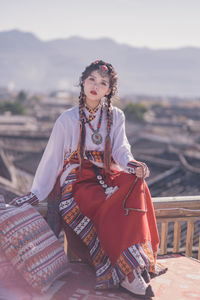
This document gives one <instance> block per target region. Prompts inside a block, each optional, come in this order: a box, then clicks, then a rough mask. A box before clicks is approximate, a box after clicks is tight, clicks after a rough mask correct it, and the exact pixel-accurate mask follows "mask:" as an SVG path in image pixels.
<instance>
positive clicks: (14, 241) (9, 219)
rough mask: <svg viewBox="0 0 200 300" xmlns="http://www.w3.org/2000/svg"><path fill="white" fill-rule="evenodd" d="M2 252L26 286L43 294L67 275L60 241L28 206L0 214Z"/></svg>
mask: <svg viewBox="0 0 200 300" xmlns="http://www.w3.org/2000/svg"><path fill="white" fill-rule="evenodd" d="M0 249H1V251H3V252H4V254H5V256H6V257H7V259H8V260H9V261H10V262H11V264H12V265H13V266H14V267H15V269H16V270H17V271H19V273H20V274H21V275H22V276H23V278H24V279H25V280H26V281H27V283H28V284H29V285H30V286H32V287H33V288H34V289H36V290H38V291H41V292H44V291H46V290H47V289H48V288H49V287H50V285H51V284H52V283H53V282H54V281H55V280H56V279H57V278H58V277H60V276H62V275H63V274H65V273H66V272H67V271H68V270H67V267H68V262H67V257H66V255H65V253H64V250H63V248H62V246H61V245H60V243H59V241H58V239H57V238H56V236H55V235H54V234H53V232H52V230H51V229H50V228H49V226H48V224H47V223H46V221H45V220H44V218H43V217H42V216H41V215H40V214H39V213H38V212H37V211H36V210H35V209H34V208H33V207H32V206H31V205H29V204H25V205H23V206H20V207H14V208H13V207H12V208H8V209H6V210H0Z"/></svg>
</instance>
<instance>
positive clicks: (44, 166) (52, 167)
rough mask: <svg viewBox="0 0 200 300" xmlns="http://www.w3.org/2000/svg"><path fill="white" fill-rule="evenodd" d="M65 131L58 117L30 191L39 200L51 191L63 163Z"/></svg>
mask: <svg viewBox="0 0 200 300" xmlns="http://www.w3.org/2000/svg"><path fill="white" fill-rule="evenodd" d="M64 145H65V131H64V126H63V124H62V123H61V121H60V120H59V119H58V120H57V121H56V123H55V125H54V127H53V130H52V133H51V136H50V138H49V141H48V143H47V146H46V149H45V151H44V154H43V156H42V159H41V161H40V163H39V165H38V168H37V171H36V174H35V177H34V180H33V185H32V188H31V192H32V193H34V194H35V195H36V196H37V198H38V199H39V201H42V200H44V199H45V198H46V197H47V196H48V195H49V193H50V192H51V190H52V188H53V187H54V184H55V182H56V178H57V176H58V174H59V172H60V171H61V169H62V167H63V164H64Z"/></svg>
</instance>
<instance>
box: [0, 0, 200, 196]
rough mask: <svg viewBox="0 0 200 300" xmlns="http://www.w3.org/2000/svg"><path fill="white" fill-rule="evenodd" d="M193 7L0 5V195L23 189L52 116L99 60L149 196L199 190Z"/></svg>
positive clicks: (72, 100) (113, 1)
mask: <svg viewBox="0 0 200 300" xmlns="http://www.w3.org/2000/svg"><path fill="white" fill-rule="evenodd" d="M199 12H200V2H199V1H198V0H190V1H187V0H168V1H160V0H151V1H148V0H101V1H94V0H93V1H92V0H84V1H81V0H74V1H67V0H57V1H53V0H42V1H41V0H29V1H27V0H18V1H14V0H6V1H3V0H0V194H3V195H4V196H5V198H6V201H10V199H12V198H13V197H14V196H16V195H22V194H24V193H26V192H27V191H29V189H30V186H31V183H32V180H33V176H34V173H35V171H36V168H37V165H38V163H39V160H40V158H41V156H42V153H43V151H44V148H45V146H46V143H47V141H48V138H49V135H50V132H51V130H52V126H53V124H54V122H55V120H56V118H57V117H58V116H59V115H60V114H61V113H62V112H63V111H64V110H66V109H67V108H69V107H71V106H73V105H75V104H76V103H77V99H78V94H79V88H78V87H77V83H78V81H79V76H80V75H81V72H82V71H83V70H84V68H85V66H86V65H88V64H90V63H91V62H92V61H94V60H96V59H103V60H105V61H108V62H110V63H112V64H113V65H114V67H115V68H116V70H117V73H118V77H119V89H118V94H117V97H116V99H115V105H118V106H119V107H120V108H121V109H123V110H124V112H125V114H126V117H127V123H126V130H127V135H128V139H129V141H130V143H131V146H132V151H133V154H134V156H135V158H136V159H138V160H141V161H145V162H146V163H147V164H148V166H149V168H150V170H151V176H150V178H149V179H148V184H149V187H150V190H151V193H152V195H153V196H177V195H199V192H200V185H199V182H200V151H199V150H200V121H199V116H200V35H199V29H200V18H199V14H200V13H199Z"/></svg>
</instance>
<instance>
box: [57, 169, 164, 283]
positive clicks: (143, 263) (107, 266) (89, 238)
mask: <svg viewBox="0 0 200 300" xmlns="http://www.w3.org/2000/svg"><path fill="white" fill-rule="evenodd" d="M76 180H77V178H76V170H75V169H74V170H72V172H71V173H70V174H69V175H68V176H67V178H66V180H65V183H64V185H63V187H62V192H61V195H62V196H61V201H60V205H59V209H60V213H61V215H62V218H63V221H64V222H65V223H67V224H68V225H69V226H70V227H71V228H72V229H73V231H74V232H75V233H76V234H77V235H78V236H79V237H80V238H81V240H82V241H83V242H84V244H85V245H86V246H87V247H88V250H89V253H90V257H91V259H92V263H93V266H94V268H95V271H96V279H97V283H96V288H97V289H102V288H103V289H104V288H110V287H113V286H118V284H119V283H120V282H121V281H122V280H123V279H124V277H125V276H126V275H127V274H128V273H130V272H132V271H133V268H136V269H138V271H140V272H142V271H143V270H144V269H147V270H148V271H149V272H153V273H155V259H154V253H153V250H152V247H151V243H150V242H146V243H143V244H139V243H138V244H135V245H132V246H131V247H128V248H127V249H126V250H125V251H123V252H122V253H121V255H120V256H119V257H118V259H117V261H116V263H115V264H114V265H113V264H112V263H111V261H110V258H109V257H108V255H107V254H106V253H105V251H104V249H103V248H102V245H101V243H100V241H99V237H98V235H97V231H96V228H95V227H94V225H93V223H92V222H91V220H90V219H89V218H88V217H86V216H84V215H83V214H82V213H81V212H80V209H79V207H78V205H77V203H76V202H75V200H74V197H73V193H72V188H73V183H74V182H76ZM97 184H98V183H97ZM87 198H88V195H87ZM93 201H94V199H93ZM108 201H109V200H108ZM111 239H112V238H111ZM165 271H166V269H165V268H162V270H160V271H159V272H158V273H157V274H155V275H159V274H160V273H161V272H165Z"/></svg>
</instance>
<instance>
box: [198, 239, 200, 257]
mask: <svg viewBox="0 0 200 300" xmlns="http://www.w3.org/2000/svg"><path fill="white" fill-rule="evenodd" d="M198 260H200V233H199V250H198Z"/></svg>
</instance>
